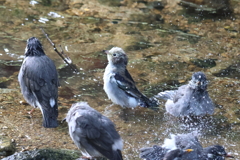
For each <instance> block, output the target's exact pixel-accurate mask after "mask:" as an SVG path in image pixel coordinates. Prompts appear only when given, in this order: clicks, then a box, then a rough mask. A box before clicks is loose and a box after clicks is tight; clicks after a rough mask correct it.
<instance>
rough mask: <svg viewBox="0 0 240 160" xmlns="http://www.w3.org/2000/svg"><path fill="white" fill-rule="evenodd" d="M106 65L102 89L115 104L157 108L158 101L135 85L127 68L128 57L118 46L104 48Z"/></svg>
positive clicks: (127, 106) (128, 106)
mask: <svg viewBox="0 0 240 160" xmlns="http://www.w3.org/2000/svg"><path fill="white" fill-rule="evenodd" d="M105 53H106V54H107V59H108V65H107V67H106V69H105V72H104V77H103V81H104V86H103V89H104V91H105V92H106V94H107V96H108V98H109V99H111V101H112V102H113V103H115V104H118V105H120V106H122V107H126V108H135V107H137V106H141V107H146V108H151V109H153V110H155V109H157V108H158V103H157V101H155V100H154V99H149V98H147V97H146V96H144V95H143V94H142V93H141V92H140V91H139V90H138V89H137V87H136V85H135V82H134V80H133V78H132V76H131V75H130V73H129V72H128V70H127V68H126V67H127V63H128V57H127V55H126V53H125V52H124V51H123V50H122V48H119V47H113V48H112V49H111V50H109V51H108V50H106V51H105Z"/></svg>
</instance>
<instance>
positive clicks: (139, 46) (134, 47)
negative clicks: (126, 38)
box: [126, 41, 153, 51]
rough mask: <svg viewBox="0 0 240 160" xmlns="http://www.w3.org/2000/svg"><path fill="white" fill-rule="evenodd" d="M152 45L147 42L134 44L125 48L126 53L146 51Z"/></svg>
mask: <svg viewBox="0 0 240 160" xmlns="http://www.w3.org/2000/svg"><path fill="white" fill-rule="evenodd" d="M152 46H153V45H152V44H150V43H149V42H145V41H142V42H135V43H133V44H132V45H129V46H127V47H126V50H127V51H136V50H141V49H147V48H149V47H152Z"/></svg>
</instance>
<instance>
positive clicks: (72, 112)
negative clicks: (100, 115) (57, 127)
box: [66, 102, 92, 123]
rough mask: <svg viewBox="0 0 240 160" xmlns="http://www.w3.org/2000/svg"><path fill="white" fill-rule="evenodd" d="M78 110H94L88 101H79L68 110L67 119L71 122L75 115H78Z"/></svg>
mask: <svg viewBox="0 0 240 160" xmlns="http://www.w3.org/2000/svg"><path fill="white" fill-rule="evenodd" d="M78 110H92V108H90V106H89V105H88V103H87V102H78V103H75V104H73V105H72V106H71V108H70V110H69V111H68V114H67V116H66V121H67V122H68V123H69V122H70V121H71V118H74V117H75V116H76V117H78V115H75V114H78V112H77V111H78Z"/></svg>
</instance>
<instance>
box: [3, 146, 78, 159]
mask: <svg viewBox="0 0 240 160" xmlns="http://www.w3.org/2000/svg"><path fill="white" fill-rule="evenodd" d="M79 157H80V152H79V151H76V150H66V149H38V150H33V151H25V152H19V153H15V154H14V155H11V156H9V157H5V158H3V159H2V160H16V159H21V160H43V159H44V160H57V159H61V160H76V159H77V158H79Z"/></svg>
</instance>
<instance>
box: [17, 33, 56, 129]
mask: <svg viewBox="0 0 240 160" xmlns="http://www.w3.org/2000/svg"><path fill="white" fill-rule="evenodd" d="M18 81H19V83H20V87H21V92H22V94H23V97H24V98H25V100H26V101H27V102H28V103H29V104H30V105H31V106H33V107H35V108H36V107H38V108H40V110H41V112H42V115H43V126H44V127H46V128H55V127H57V126H58V122H57V117H58V86H59V82H58V74H57V70H56V67H55V65H54V63H53V61H52V60H51V59H50V58H48V56H46V55H45V53H44V51H43V47H42V44H41V43H40V42H39V40H38V39H37V38H35V37H32V38H29V39H28V40H27V46H26V49H25V59H24V61H23V63H22V66H21V68H20V72H19V75H18Z"/></svg>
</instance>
